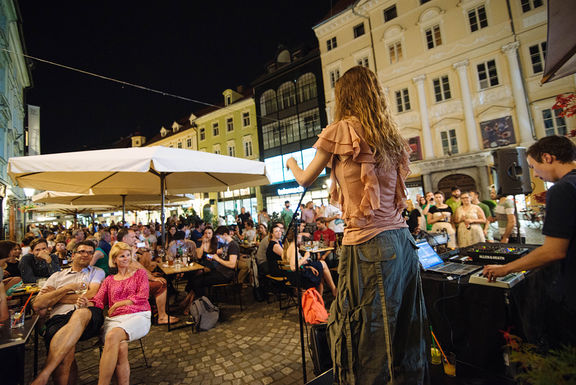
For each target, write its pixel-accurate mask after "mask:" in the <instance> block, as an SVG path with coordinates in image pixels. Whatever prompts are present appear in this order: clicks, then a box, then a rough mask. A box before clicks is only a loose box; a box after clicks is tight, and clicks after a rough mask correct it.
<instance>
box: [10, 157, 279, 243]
mask: <svg viewBox="0 0 576 385" xmlns="http://www.w3.org/2000/svg"><path fill="white" fill-rule="evenodd" d="M8 174H9V175H10V177H11V178H12V179H13V180H14V182H15V183H16V184H18V185H19V186H20V187H32V188H36V189H39V190H55V191H66V192H76V193H81V194H109V195H132V194H158V195H159V196H161V210H162V212H161V221H162V235H163V236H164V219H165V218H164V197H165V195H166V194H184V193H193V192H210V191H224V190H226V189H239V188H246V187H252V186H258V185H262V184H268V183H269V179H268V177H267V175H266V167H265V164H264V163H263V162H258V161H254V160H249V159H242V158H233V157H229V156H224V155H217V154H211V153H206V152H199V151H192V150H185V149H179V148H169V147H161V146H156V147H140V148H138V147H136V148H120V149H110V150H96V151H81V152H69V153H60V154H48V155H36V156H26V157H17V158H10V159H9V160H8Z"/></svg>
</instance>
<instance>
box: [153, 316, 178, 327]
mask: <svg viewBox="0 0 576 385" xmlns="http://www.w3.org/2000/svg"><path fill="white" fill-rule="evenodd" d="M168 317H170V325H173V324H176V323H178V322H180V318H178V317H172V316H168ZM158 325H168V320H166V322H161V321H160V320H158Z"/></svg>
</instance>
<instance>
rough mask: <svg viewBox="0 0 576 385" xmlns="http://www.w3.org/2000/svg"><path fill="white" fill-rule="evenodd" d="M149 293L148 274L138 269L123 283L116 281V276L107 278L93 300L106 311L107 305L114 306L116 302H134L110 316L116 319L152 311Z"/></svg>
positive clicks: (122, 281)
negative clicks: (116, 317)
mask: <svg viewBox="0 0 576 385" xmlns="http://www.w3.org/2000/svg"><path fill="white" fill-rule="evenodd" d="M149 292H150V286H149V284H148V274H146V270H144V269H138V270H136V272H135V273H134V274H132V276H131V277H130V278H126V279H123V280H121V281H117V280H115V279H114V275H109V276H108V277H106V279H105V280H104V282H102V285H101V286H100V289H99V290H98V293H97V294H96V295H95V296H94V298H92V302H94V305H95V306H96V307H99V308H100V309H104V306H105V305H108V306H112V305H114V304H115V303H116V302H120V301H124V300H126V299H129V300H131V301H132V302H133V304H132V305H128V306H120V307H119V308H118V309H116V310H115V311H114V313H113V314H108V316H109V317H114V316H117V315H122V314H132V313H138V312H141V311H146V310H150V303H148V294H149Z"/></svg>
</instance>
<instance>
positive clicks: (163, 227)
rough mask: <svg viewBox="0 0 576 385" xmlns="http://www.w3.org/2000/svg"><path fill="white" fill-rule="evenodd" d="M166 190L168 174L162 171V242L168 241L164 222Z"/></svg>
mask: <svg viewBox="0 0 576 385" xmlns="http://www.w3.org/2000/svg"><path fill="white" fill-rule="evenodd" d="M165 190H166V174H165V173H163V172H162V173H160V196H161V197H162V200H161V202H160V226H161V227H162V243H163V244H165V243H166V239H164V236H165V232H166V226H165V225H164V222H165V220H166V218H165V216H164V203H165V202H164V200H165V198H166V197H165V195H164V191H165Z"/></svg>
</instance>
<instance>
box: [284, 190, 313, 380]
mask: <svg viewBox="0 0 576 385" xmlns="http://www.w3.org/2000/svg"><path fill="white" fill-rule="evenodd" d="M307 192H308V187H306V188H304V192H303V193H302V196H300V201H299V202H298V206H297V207H296V210H294V214H293V215H292V220H291V221H290V224H289V225H288V229H286V234H285V235H284V238H282V244H284V242H285V241H286V237H287V236H288V231H290V226H292V225H294V261H295V266H296V292H297V296H298V320H299V322H300V350H301V355H302V378H303V380H304V383H306V382H308V381H307V378H306V350H305V348H304V317H303V315H302V293H301V290H300V289H301V288H302V277H301V275H300V269H299V268H298V225H297V221H296V218H297V217H298V211H299V210H300V207H301V204H302V201H303V200H304V195H306V193H307Z"/></svg>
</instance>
